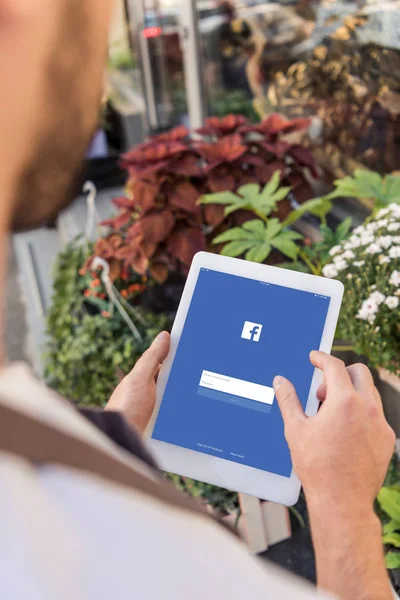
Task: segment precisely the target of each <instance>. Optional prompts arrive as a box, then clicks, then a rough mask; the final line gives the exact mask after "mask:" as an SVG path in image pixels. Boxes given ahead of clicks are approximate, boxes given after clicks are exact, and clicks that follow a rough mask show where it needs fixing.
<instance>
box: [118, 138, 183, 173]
mask: <svg viewBox="0 0 400 600" xmlns="http://www.w3.org/2000/svg"><path fill="white" fill-rule="evenodd" d="M186 150H187V146H185V144H182V142H180V141H172V142H161V143H151V144H147V145H145V146H139V147H138V148H136V149H135V150H132V151H131V152H128V153H127V154H124V156H123V157H122V160H123V162H124V164H126V165H127V166H128V167H129V166H130V165H131V164H132V165H135V164H138V165H143V164H147V163H155V162H157V161H163V160H165V159H166V158H170V157H171V156H175V155H176V154H179V153H181V152H185V151H186Z"/></svg>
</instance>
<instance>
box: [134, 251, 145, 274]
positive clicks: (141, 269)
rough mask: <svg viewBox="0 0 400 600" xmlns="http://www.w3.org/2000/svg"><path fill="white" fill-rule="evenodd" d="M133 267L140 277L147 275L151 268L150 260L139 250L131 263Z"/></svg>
mask: <svg viewBox="0 0 400 600" xmlns="http://www.w3.org/2000/svg"><path fill="white" fill-rule="evenodd" d="M131 266H132V268H133V269H134V270H135V271H136V273H138V274H139V275H145V274H146V272H147V269H148V268H149V259H148V258H147V256H146V255H145V254H144V253H143V252H141V251H140V250H139V251H138V253H137V254H136V256H135V258H134V260H133V261H132V262H131Z"/></svg>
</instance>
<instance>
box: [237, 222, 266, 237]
mask: <svg viewBox="0 0 400 600" xmlns="http://www.w3.org/2000/svg"><path fill="white" fill-rule="evenodd" d="M242 228H243V229H244V230H245V231H253V232H254V233H257V234H258V235H260V237H262V236H264V235H265V225H264V222H263V221H261V219H253V220H252V221H246V222H245V223H243V225H242Z"/></svg>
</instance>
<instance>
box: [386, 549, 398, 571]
mask: <svg viewBox="0 0 400 600" xmlns="http://www.w3.org/2000/svg"><path fill="white" fill-rule="evenodd" d="M385 564H386V568H387V569H400V552H388V553H387V554H386V556H385Z"/></svg>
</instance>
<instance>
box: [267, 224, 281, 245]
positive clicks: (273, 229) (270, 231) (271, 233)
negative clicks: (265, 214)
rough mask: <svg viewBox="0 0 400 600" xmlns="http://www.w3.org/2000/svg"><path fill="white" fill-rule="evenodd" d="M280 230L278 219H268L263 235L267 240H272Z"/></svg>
mask: <svg viewBox="0 0 400 600" xmlns="http://www.w3.org/2000/svg"><path fill="white" fill-rule="evenodd" d="M280 231H282V224H281V222H280V221H279V219H270V220H269V221H268V223H267V229H266V232H265V237H266V239H267V240H268V241H270V240H272V238H274V237H275V236H276V235H278V233H279V232H280Z"/></svg>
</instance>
